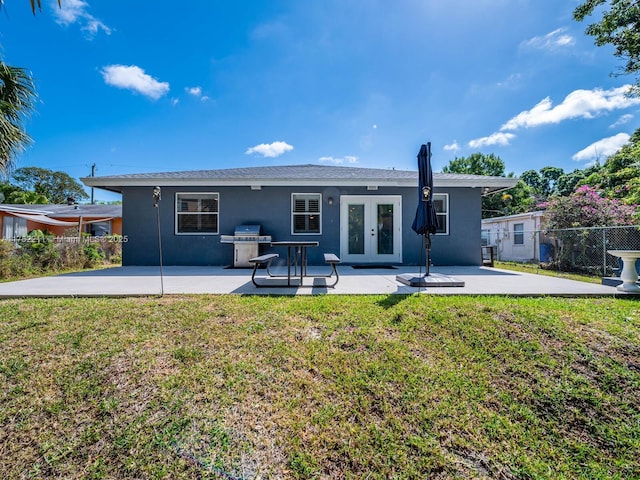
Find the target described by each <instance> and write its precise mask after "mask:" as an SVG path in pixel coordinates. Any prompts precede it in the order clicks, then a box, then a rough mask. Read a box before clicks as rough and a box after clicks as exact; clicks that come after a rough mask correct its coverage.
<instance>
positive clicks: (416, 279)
mask: <svg viewBox="0 0 640 480" xmlns="http://www.w3.org/2000/svg"><path fill="white" fill-rule="evenodd" d="M396 280H397V281H398V282H400V283H403V284H405V285H408V286H410V287H464V281H462V280H458V279H457V278H455V277H450V276H449V275H443V274H442V273H430V274H429V275H422V276H420V275H417V274H415V273H403V274H401V275H396Z"/></svg>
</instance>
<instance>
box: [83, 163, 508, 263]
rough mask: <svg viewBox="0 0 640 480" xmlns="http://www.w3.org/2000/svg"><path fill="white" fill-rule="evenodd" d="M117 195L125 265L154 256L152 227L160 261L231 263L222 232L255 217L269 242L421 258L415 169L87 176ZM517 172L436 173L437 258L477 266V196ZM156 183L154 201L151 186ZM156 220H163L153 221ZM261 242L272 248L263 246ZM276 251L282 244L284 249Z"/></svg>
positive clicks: (312, 256)
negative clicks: (120, 203)
mask: <svg viewBox="0 0 640 480" xmlns="http://www.w3.org/2000/svg"><path fill="white" fill-rule="evenodd" d="M82 181H83V182H84V183H85V184H86V185H88V186H90V187H98V188H103V189H106V190H110V191H113V192H119V193H121V194H122V201H123V220H122V221H123V234H124V235H125V236H126V237H127V242H126V243H124V244H123V255H122V256H123V264H124V265H157V264H158V262H159V260H158V259H159V251H158V230H159V229H160V232H161V234H160V235H161V239H162V252H163V263H164V264H166V265H230V264H232V263H233V248H232V245H229V244H225V243H221V241H220V240H221V239H220V237H221V235H223V234H227V235H232V234H233V233H234V231H235V229H236V227H237V226H239V225H243V224H247V225H250V224H253V225H256V224H257V225H260V226H261V227H262V234H263V235H270V236H271V237H272V239H273V241H281V240H291V239H296V240H310V241H318V242H319V248H311V249H309V259H308V260H309V263H310V264H320V263H322V258H323V257H322V254H323V253H327V252H330V253H335V254H338V255H339V256H340V257H341V259H342V261H343V262H346V263H351V264H406V265H419V264H420V263H421V262H423V261H424V248H423V246H422V237H420V236H418V235H416V233H415V232H413V231H412V230H411V223H412V222H413V219H414V216H415V212H416V206H417V202H418V191H417V190H418V189H417V185H418V174H417V172H416V171H401V170H393V169H389V170H383V169H371V168H352V167H334V166H322V165H295V166H271V167H253V168H233V169H223V170H202V171H188V172H168V173H155V174H154V173H144V174H133V175H118V176H104V177H86V178H83V179H82ZM516 181H517V179H514V178H504V177H487V176H478V175H458V174H438V173H435V174H434V201H435V205H436V208H437V211H438V219H439V221H440V224H439V227H438V233H436V234H435V235H433V236H432V250H431V258H432V261H433V264H434V265H479V264H480V261H481V260H480V257H481V255H480V220H481V196H482V195H484V194H488V193H492V192H497V191H501V190H504V189H508V188H511V187H513V186H514V185H515V183H516ZM156 186H158V187H161V190H162V192H161V195H162V199H161V200H160V202H159V207H158V208H159V210H158V211H156V209H155V208H154V201H153V198H152V196H153V194H152V191H153V188H154V187H156ZM158 220H159V223H160V226H158ZM261 248H262V249H263V251H266V250H269V251H271V250H273V247H271V246H269V245H268V244H267V245H262V247H261ZM280 253H282V252H280Z"/></svg>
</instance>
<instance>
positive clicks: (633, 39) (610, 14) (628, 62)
mask: <svg viewBox="0 0 640 480" xmlns="http://www.w3.org/2000/svg"><path fill="white" fill-rule="evenodd" d="M600 6H605V7H603V8H604V10H603V13H602V19H601V20H600V21H599V22H596V23H592V24H591V25H589V26H588V27H587V29H586V30H585V33H586V34H587V35H591V36H592V37H594V38H595V40H594V42H595V44H596V45H597V46H599V47H601V46H603V45H612V46H613V47H614V49H615V50H614V55H615V56H616V57H619V58H622V59H623V60H624V62H625V64H624V67H623V69H622V74H623V75H631V74H635V75H636V80H635V85H634V86H633V88H632V93H633V94H634V95H639V94H640V75H639V74H638V72H640V4H639V3H638V1H637V0H586V1H585V2H584V3H582V4H580V5H578V7H576V9H575V10H574V11H573V18H574V19H576V20H577V21H579V22H581V21H583V20H584V19H585V18H586V17H587V16H590V15H592V14H593V13H594V11H595V9H596V8H597V7H600Z"/></svg>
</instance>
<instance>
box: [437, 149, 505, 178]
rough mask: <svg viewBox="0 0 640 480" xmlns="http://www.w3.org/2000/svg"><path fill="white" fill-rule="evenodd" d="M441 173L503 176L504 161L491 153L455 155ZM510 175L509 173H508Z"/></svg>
mask: <svg viewBox="0 0 640 480" xmlns="http://www.w3.org/2000/svg"><path fill="white" fill-rule="evenodd" d="M442 173H468V174H471V175H491V176H494V177H504V176H505V173H504V162H503V161H502V159H501V158H500V157H498V156H497V155H494V154H493V153H489V154H484V153H480V152H476V153H472V154H471V155H469V156H468V157H459V158H458V157H456V158H454V159H453V160H451V161H450V162H449V165H447V166H445V167H444V168H443V169H442ZM510 176H511V175H510Z"/></svg>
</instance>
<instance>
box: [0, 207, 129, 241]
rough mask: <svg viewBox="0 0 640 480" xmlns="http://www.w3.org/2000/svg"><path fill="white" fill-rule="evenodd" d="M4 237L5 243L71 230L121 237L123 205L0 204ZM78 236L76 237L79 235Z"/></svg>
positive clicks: (0, 219) (0, 217) (60, 234)
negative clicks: (33, 233) (29, 235)
mask: <svg viewBox="0 0 640 480" xmlns="http://www.w3.org/2000/svg"><path fill="white" fill-rule="evenodd" d="M0 224H2V230H0V233H1V237H0V238H3V239H6V240H10V239H15V238H18V237H23V236H25V235H27V233H28V232H30V231H32V230H43V231H44V230H47V231H49V232H51V233H53V234H54V235H59V236H63V235H65V234H68V233H69V230H70V229H72V230H75V231H76V232H79V231H82V232H83V233H88V234H90V235H94V236H102V235H111V234H119V235H122V205H76V204H71V205H14V204H5V203H0ZM76 235H77V234H76Z"/></svg>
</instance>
